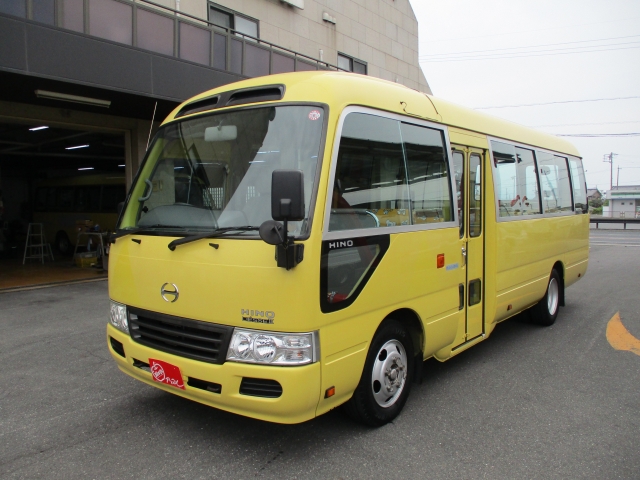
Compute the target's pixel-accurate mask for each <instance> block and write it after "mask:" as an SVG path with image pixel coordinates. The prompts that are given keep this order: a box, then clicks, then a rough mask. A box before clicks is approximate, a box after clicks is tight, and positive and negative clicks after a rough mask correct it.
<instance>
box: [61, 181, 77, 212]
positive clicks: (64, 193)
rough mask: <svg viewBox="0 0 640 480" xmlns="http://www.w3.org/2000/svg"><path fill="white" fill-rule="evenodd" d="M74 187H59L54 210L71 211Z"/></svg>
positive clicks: (72, 208)
mask: <svg viewBox="0 0 640 480" xmlns="http://www.w3.org/2000/svg"><path fill="white" fill-rule="evenodd" d="M74 197H75V187H59V188H58V191H57V198H56V210H57V211H59V212H72V211H74V210H75V208H74V203H75V202H74V200H75V198H74Z"/></svg>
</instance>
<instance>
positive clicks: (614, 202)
mask: <svg viewBox="0 0 640 480" xmlns="http://www.w3.org/2000/svg"><path fill="white" fill-rule="evenodd" d="M607 199H608V200H609V205H608V206H605V207H604V210H603V215H608V216H611V217H616V218H617V217H624V218H634V217H636V216H640V185H621V186H619V187H612V189H611V190H610V191H608V192H607Z"/></svg>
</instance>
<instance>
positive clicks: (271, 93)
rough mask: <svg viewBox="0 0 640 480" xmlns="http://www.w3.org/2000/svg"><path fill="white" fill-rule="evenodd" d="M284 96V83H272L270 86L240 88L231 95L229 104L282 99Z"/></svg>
mask: <svg viewBox="0 0 640 480" xmlns="http://www.w3.org/2000/svg"><path fill="white" fill-rule="evenodd" d="M283 96H284V85H270V86H268V87H260V88H251V89H247V90H238V91H236V92H234V93H232V94H231V97H229V100H228V101H227V106H231V105H242V104H244V103H257V102H269V101H273V100H281V99H282V97H283Z"/></svg>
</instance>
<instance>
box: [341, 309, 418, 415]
mask: <svg viewBox="0 0 640 480" xmlns="http://www.w3.org/2000/svg"><path fill="white" fill-rule="evenodd" d="M413 375H414V355H413V342H412V341H411V337H410V335H409V332H407V330H406V329H405V328H404V327H403V326H402V325H401V324H400V323H399V322H397V321H395V320H390V321H388V322H385V323H384V324H383V325H382V326H381V328H380V329H379V330H378V331H377V332H376V334H375V336H374V337H373V341H372V342H371V347H370V348H369V353H368V354H367V360H366V362H365V364H364V370H363V372H362V377H361V378H360V383H359V384H358V386H357V387H356V390H355V392H354V393H353V396H352V397H351V399H350V400H349V401H348V402H347V403H346V404H345V410H346V412H347V414H348V415H349V416H350V417H351V418H353V419H354V420H355V421H357V422H359V423H364V424H365V425H369V426H371V427H380V426H382V425H385V424H386V423H389V422H390V421H392V420H393V419H394V418H396V417H397V416H398V415H399V414H400V412H401V411H402V408H403V407H404V404H405V403H406V401H407V398H408V397H409V392H410V390H411V383H412V381H413Z"/></svg>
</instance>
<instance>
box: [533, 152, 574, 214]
mask: <svg viewBox="0 0 640 480" xmlns="http://www.w3.org/2000/svg"><path fill="white" fill-rule="evenodd" d="M536 157H537V159H538V169H539V172H540V189H541V190H542V206H543V208H544V213H557V212H564V211H569V210H571V209H572V205H571V184H570V183H569V169H568V168H567V160H566V159H565V158H563V157H558V156H556V155H552V154H551V153H547V152H536Z"/></svg>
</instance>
